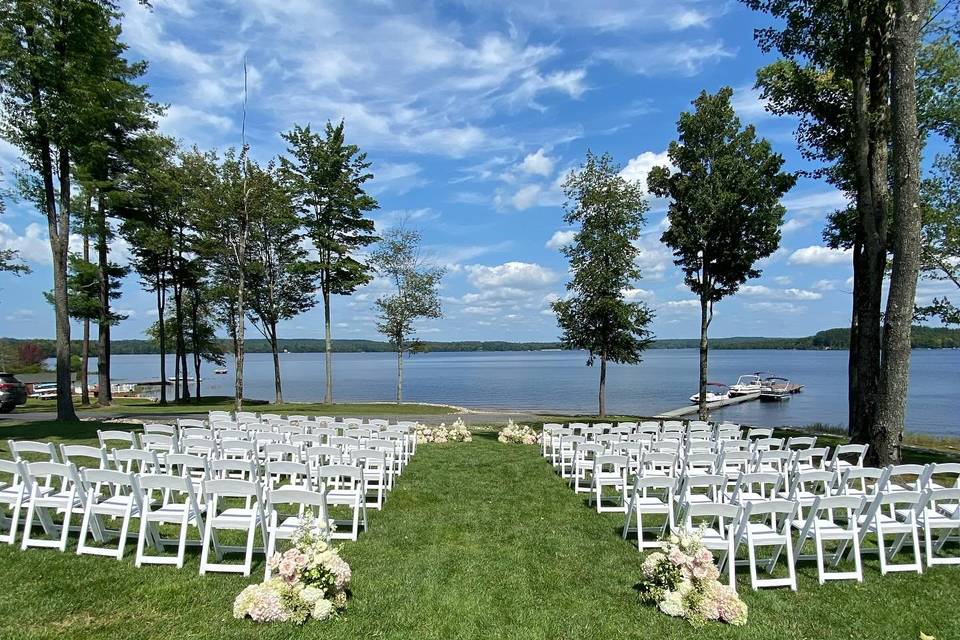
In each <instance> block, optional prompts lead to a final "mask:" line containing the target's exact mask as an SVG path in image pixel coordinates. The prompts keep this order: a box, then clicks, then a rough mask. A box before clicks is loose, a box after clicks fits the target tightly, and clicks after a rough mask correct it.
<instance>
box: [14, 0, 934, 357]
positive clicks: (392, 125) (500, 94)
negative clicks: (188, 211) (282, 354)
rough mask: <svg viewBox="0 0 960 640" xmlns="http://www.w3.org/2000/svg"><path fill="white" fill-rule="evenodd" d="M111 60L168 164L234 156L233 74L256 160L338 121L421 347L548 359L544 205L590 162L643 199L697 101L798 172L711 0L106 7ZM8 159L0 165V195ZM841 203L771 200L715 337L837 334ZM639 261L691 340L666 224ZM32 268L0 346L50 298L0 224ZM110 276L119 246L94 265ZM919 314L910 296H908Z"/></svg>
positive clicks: (636, 290) (651, 290)
mask: <svg viewBox="0 0 960 640" xmlns="http://www.w3.org/2000/svg"><path fill="white" fill-rule="evenodd" d="M122 4H123V5H124V9H125V12H126V16H125V18H124V21H123V27H124V34H123V38H124V40H125V41H126V42H127V43H128V44H129V46H130V49H129V55H130V57H131V58H139V59H146V60H148V61H149V62H150V69H149V72H148V74H147V76H146V80H147V82H148V83H149V85H150V87H151V91H152V93H153V95H154V97H155V98H156V99H157V100H159V101H161V102H164V103H168V104H169V105H170V106H169V108H168V110H167V113H166V115H165V116H164V117H163V119H162V121H161V123H160V127H161V129H162V130H163V131H164V132H166V133H168V134H171V135H174V136H176V137H178V138H180V139H181V140H182V141H183V143H184V144H185V145H192V144H197V145H200V146H201V147H204V148H210V147H217V148H225V147H227V146H230V145H238V144H239V140H240V114H241V101H242V84H243V76H242V61H243V58H244V56H246V58H247V60H248V67H249V83H250V91H249V110H248V119H247V131H248V139H249V141H250V143H251V145H252V149H253V154H254V155H255V156H256V157H257V158H259V159H260V160H263V161H266V160H268V159H269V158H270V157H272V156H274V155H276V154H278V153H281V152H282V151H283V149H284V146H283V143H282V140H281V139H280V137H279V132H281V131H285V130H287V129H289V128H290V127H291V126H292V125H293V124H294V123H300V124H306V123H312V124H313V125H314V126H315V127H319V126H322V125H323V123H324V122H325V121H326V120H327V119H333V120H337V119H340V118H345V120H346V132H347V138H348V141H350V142H353V143H356V144H359V145H360V146H361V147H362V148H363V149H364V150H365V151H367V152H368V155H369V159H370V160H371V161H372V162H373V171H374V173H375V175H376V178H375V180H374V181H373V182H371V183H370V185H371V191H372V192H373V193H374V194H375V195H376V197H377V198H378V200H379V202H380V206H381V209H380V210H379V211H377V212H376V214H375V218H376V220H377V225H378V227H379V228H380V229H384V228H387V227H389V226H390V225H393V224H397V222H398V221H400V220H406V221H407V222H406V224H407V225H409V226H414V227H416V228H418V229H419V230H420V231H421V232H422V234H423V238H424V242H425V244H426V252H427V253H428V254H429V255H430V256H431V257H432V258H433V259H434V260H435V261H436V262H438V263H439V264H442V265H444V266H446V267H447V269H448V275H447V277H446V278H445V280H444V283H443V301H444V313H445V318H443V319H442V320H438V321H433V322H429V323H424V324H423V325H421V327H420V335H421V337H423V338H425V339H432V340H434V339H435V340H470V339H506V340H552V339H555V338H556V337H557V334H558V330H557V327H556V323H555V320H554V317H553V314H552V312H551V311H550V310H549V303H550V302H551V301H552V300H554V299H556V298H557V297H558V296H560V295H563V292H564V285H565V283H566V281H567V265H566V261H565V259H564V257H563V255H562V254H561V253H560V251H559V248H560V247H561V246H562V245H563V243H564V242H565V241H567V240H568V239H569V237H570V235H571V234H570V232H569V229H567V228H565V227H564V225H563V221H562V210H561V205H562V200H563V198H562V194H561V192H560V188H559V184H560V182H561V181H562V179H563V177H564V176H565V175H566V173H567V172H569V170H570V169H571V168H572V167H574V166H576V165H577V164H578V163H579V162H581V161H582V159H583V157H584V155H585V154H586V151H587V150H588V149H592V150H593V151H595V152H604V151H608V152H610V153H611V154H612V155H613V157H614V158H615V159H616V160H617V161H618V162H619V163H620V164H622V165H623V166H624V175H625V177H627V178H629V179H636V180H640V181H641V182H643V181H644V180H645V176H646V173H647V171H649V169H650V167H652V166H654V165H655V164H661V163H663V162H665V159H666V156H665V150H666V147H667V145H668V143H669V142H670V140H671V139H673V138H674V137H675V136H676V120H677V117H678V115H679V113H680V112H681V111H683V110H686V109H688V108H689V107H690V101H691V100H693V99H694V98H695V97H696V95H697V94H698V93H699V92H700V91H701V90H702V89H706V90H708V91H711V92H713V91H716V90H717V89H719V88H720V87H722V86H724V85H729V86H731V87H733V88H734V89H735V97H734V100H735V107H736V108H737V111H738V113H739V115H740V117H741V119H742V120H743V121H744V122H753V123H755V124H756V126H757V129H758V131H759V133H760V134H761V135H762V136H764V137H767V138H768V139H769V140H770V141H771V142H772V143H773V145H774V148H775V149H776V150H777V151H778V152H780V153H781V154H783V155H784V157H785V158H786V161H787V164H786V168H787V169H789V170H797V169H801V168H804V167H806V166H807V165H806V164H805V162H804V160H803V159H802V158H801V157H800V154H799V152H798V151H797V148H796V144H795V142H794V139H793V128H794V123H793V122H792V121H791V120H789V119H784V118H776V117H773V116H771V115H769V114H767V113H766V112H765V111H764V109H763V104H762V103H761V102H760V101H759V99H758V97H757V95H756V93H755V92H754V91H752V85H753V81H754V74H755V72H756V69H757V68H759V67H760V66H762V65H764V64H766V63H767V62H769V61H770V58H769V57H765V56H764V55H763V54H762V53H761V52H760V51H759V50H758V48H757V46H756V45H755V43H754V42H753V29H754V27H757V26H762V25H765V24H767V22H768V20H767V18H766V17H765V16H763V15H758V14H754V13H752V12H750V11H749V10H747V9H746V8H744V7H743V6H742V5H740V4H739V3H737V2H722V1H720V0H672V1H670V2H664V1H662V0H632V1H631V0H623V1H622V2H621V1H617V0H610V1H597V2H590V3H584V2H580V1H579V0H537V1H531V2H523V3H515V4H516V6H509V7H508V6H507V5H508V3H499V2H493V1H492V0H461V1H460V2H453V3H446V2H408V3H402V2H391V1H390V0H369V1H362V0H357V1H355V2H349V3H347V2H344V3H334V2H318V1H315V0H290V1H285V2H277V1H275V0H233V1H229V0H226V1H218V2H213V1H209V0H203V1H201V0H157V1H155V2H154V3H153V4H154V10H153V11H152V12H151V11H148V10H146V9H144V8H142V7H140V6H139V5H138V4H137V2H136V1H135V0H124V2H123V3H122ZM15 163H16V152H15V150H14V149H12V148H11V147H9V146H8V145H6V144H5V143H4V144H2V145H0V168H2V169H3V170H4V174H5V175H6V176H8V177H9V176H10V175H11V172H12V169H13V167H14V166H15ZM843 203H844V197H843V195H842V194H840V193H838V192H837V191H836V190H834V189H833V188H832V187H830V186H829V185H827V184H825V183H823V182H818V181H815V180H808V179H801V180H800V181H799V182H798V183H797V186H796V187H795V188H794V189H793V191H791V192H790V193H789V194H788V195H787V196H786V197H785V199H784V204H785V205H786V207H787V210H788V213H787V217H786V223H785V225H784V229H783V242H782V246H781V248H780V249H779V250H778V251H777V252H776V253H775V254H774V255H773V256H772V257H770V258H768V259H766V260H765V261H764V263H763V271H764V272H763V276H762V277H761V278H759V279H757V280H755V281H751V282H750V283H748V285H747V286H745V287H743V290H742V291H741V293H740V294H738V295H737V296H735V297H733V298H728V299H727V300H724V301H722V302H721V303H719V304H718V305H717V308H716V317H715V320H714V323H713V325H712V327H711V334H712V335H714V336H733V335H768V336H799V335H807V334H811V333H813V332H815V331H818V330H820V329H826V328H830V327H837V326H844V325H845V324H847V323H848V321H849V313H850V312H849V309H850V299H849V290H850V284H849V278H850V276H851V267H850V259H849V256H848V255H845V254H843V253H842V252H836V251H831V250H829V249H827V248H825V247H822V246H821V240H820V233H821V231H822V228H823V223H824V218H825V216H826V215H827V214H828V213H829V212H831V211H832V210H834V209H835V208H837V207H839V206H842V205H843ZM650 204H651V209H650V213H649V215H648V225H647V227H646V233H645V234H644V236H643V238H642V240H641V243H640V249H641V253H640V259H639V263H640V266H641V268H642V271H643V279H642V280H641V281H638V282H636V283H635V284H634V286H633V288H632V289H631V290H630V291H629V292H628V295H629V297H631V298H635V299H643V300H646V301H647V302H648V303H649V304H650V305H651V306H652V307H653V308H654V309H655V311H656V313H657V317H656V320H655V323H654V330H655V332H656V334H657V335H658V336H660V337H664V338H673V337H692V336H695V335H697V333H698V321H699V312H698V308H697V305H696V302H695V300H694V298H693V296H692V295H691V294H690V292H689V291H687V290H686V288H685V287H684V285H683V283H682V278H681V277H680V274H679V272H678V270H677V269H676V267H674V265H673V264H672V258H671V255H670V252H669V250H668V249H667V248H666V247H665V246H663V245H662V244H661V243H660V241H659V237H660V233H661V232H662V230H663V225H664V214H665V210H666V203H665V202H664V201H658V200H651V202H650ZM2 247H8V248H17V249H20V250H21V252H22V254H23V257H24V258H25V259H26V261H27V262H28V263H29V264H30V266H31V267H32V268H33V274H31V275H28V276H24V277H22V278H14V277H12V276H10V275H7V274H3V275H0V303H2V306H0V318H2V321H3V322H2V326H3V329H2V330H0V335H7V336H15V337H52V336H53V333H54V329H53V326H54V325H53V316H52V313H51V312H50V310H49V308H48V307H47V305H46V303H45V302H44V300H43V297H42V294H41V292H42V291H44V290H47V289H49V288H50V286H51V282H52V276H51V272H50V267H49V264H50V257H49V246H48V244H47V242H46V223H45V221H44V219H43V218H41V217H40V215H39V214H38V213H36V212H35V211H34V210H32V209H31V208H30V206H29V205H27V204H24V203H17V202H8V203H7V213H6V214H5V215H3V216H2V217H0V248H2ZM113 251H114V256H115V259H118V260H120V261H123V260H124V259H125V253H126V251H125V247H124V246H123V243H122V242H118V243H116V244H115V246H114V247H113ZM383 291H384V284H383V283H382V282H380V281H374V282H373V283H372V284H371V285H370V286H368V287H366V288H365V289H363V290H361V291H359V292H358V293H357V294H355V295H354V296H352V297H350V298H342V299H338V300H336V302H335V307H334V311H333V317H334V323H335V328H334V335H335V337H340V338H377V334H376V330H375V327H374V317H373V316H374V313H373V308H372V306H373V300H374V299H375V298H376V297H377V296H378V295H380V293H381V292H383ZM123 293H124V295H123V298H122V300H120V301H119V303H118V304H117V307H118V308H119V309H120V310H122V312H124V313H127V314H129V316H130V317H129V319H128V320H126V321H124V322H123V323H121V324H120V325H119V326H118V327H117V328H116V329H115V332H114V335H115V336H116V337H117V338H139V337H142V333H143V329H144V328H145V327H146V326H147V325H149V324H151V323H152V322H154V321H155V319H156V312H155V310H154V301H153V298H152V296H151V295H150V294H147V293H145V292H142V291H140V290H139V287H138V286H137V281H136V279H135V277H133V276H131V277H130V278H128V280H127V281H126V282H125V283H124V289H123ZM936 293H938V291H937V285H936V283H932V284H927V283H921V288H920V293H919V295H920V297H921V298H923V299H929V298H930V297H931V296H932V295H934V294H936ZM281 335H283V336H285V337H304V338H306V337H317V338H319V337H322V335H323V323H322V313H321V311H320V309H319V308H317V309H315V310H313V311H311V312H308V313H306V314H304V315H302V316H299V317H298V318H295V319H293V320H291V321H289V322H287V323H286V324H285V325H284V326H283V328H282V331H281Z"/></svg>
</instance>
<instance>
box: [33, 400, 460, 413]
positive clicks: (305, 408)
mask: <svg viewBox="0 0 960 640" xmlns="http://www.w3.org/2000/svg"><path fill="white" fill-rule="evenodd" d="M243 405H244V408H245V409H247V410H249V411H257V412H259V413H279V414H298V413H305V414H311V415H313V414H316V415H332V416H356V415H363V416H378V415H442V414H446V413H454V412H456V411H457V408H456V407H451V406H447V405H438V404H419V403H415V402H404V403H402V404H397V403H395V402H344V403H339V402H338V403H334V404H325V403H322V402H288V403H285V404H274V403H272V402H267V401H265V400H244V401H243ZM76 408H77V413H78V414H80V415H81V416H82V415H83V414H84V413H89V412H93V413H96V414H101V413H116V414H123V415H128V414H138V415H139V414H143V415H181V414H192V413H206V412H207V411H216V410H223V411H231V410H233V398H232V397H227V396H211V397H209V398H202V399H201V401H200V402H199V403H198V402H195V401H190V402H169V403H167V405H166V406H160V405H159V404H157V403H156V402H153V401H151V400H147V399H144V398H116V399H115V400H114V403H113V405H112V406H110V407H98V406H96V405H90V406H89V407H82V406H80V403H79V401H78V402H77V403H76ZM56 410H57V404H56V401H54V400H36V399H33V398H31V399H29V400H28V401H27V404H26V405H25V406H23V407H19V408H18V409H17V411H44V412H54V411H56Z"/></svg>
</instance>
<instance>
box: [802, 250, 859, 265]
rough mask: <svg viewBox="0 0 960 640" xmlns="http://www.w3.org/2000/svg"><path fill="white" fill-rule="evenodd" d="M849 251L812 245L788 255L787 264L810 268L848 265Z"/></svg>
mask: <svg viewBox="0 0 960 640" xmlns="http://www.w3.org/2000/svg"><path fill="white" fill-rule="evenodd" d="M851 253H852V252H851V251H850V250H849V249H831V248H829V247H823V246H819V245H814V246H810V247H804V248H802V249H797V250H796V251H794V252H793V253H791V254H790V257H789V258H788V259H787V262H789V263H790V264H801V265H810V266H825V265H832V264H850V260H851Z"/></svg>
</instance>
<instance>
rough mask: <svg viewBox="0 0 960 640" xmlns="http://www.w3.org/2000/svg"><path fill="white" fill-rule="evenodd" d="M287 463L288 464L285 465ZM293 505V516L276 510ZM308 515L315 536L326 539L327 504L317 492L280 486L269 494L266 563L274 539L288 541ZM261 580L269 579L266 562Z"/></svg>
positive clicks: (323, 497) (322, 495)
mask: <svg viewBox="0 0 960 640" xmlns="http://www.w3.org/2000/svg"><path fill="white" fill-rule="evenodd" d="M286 464H291V463H286ZM282 506H295V507H296V508H297V512H296V515H290V514H286V513H282V512H281V511H280V509H279V507H282ZM308 510H309V511H310V512H311V518H312V521H313V522H314V523H315V525H316V527H317V531H316V532H317V533H319V532H320V531H322V535H323V537H326V538H328V539H329V533H330V531H329V529H328V528H327V524H328V522H329V515H328V514H327V501H326V497H325V496H324V494H323V493H322V492H320V491H310V490H307V489H301V488H297V487H280V488H279V489H273V490H272V491H270V496H269V516H268V518H267V559H268V560H269V559H270V558H271V557H272V556H273V554H274V553H275V552H276V550H277V541H278V540H290V539H292V538H293V537H294V535H295V534H296V532H297V530H298V529H299V528H300V526H301V525H302V524H304V523H305V522H307V520H306V519H305V514H306V512H307V511H308ZM265 564H266V569H265V570H264V575H263V579H264V580H269V579H270V563H269V562H267V563H265Z"/></svg>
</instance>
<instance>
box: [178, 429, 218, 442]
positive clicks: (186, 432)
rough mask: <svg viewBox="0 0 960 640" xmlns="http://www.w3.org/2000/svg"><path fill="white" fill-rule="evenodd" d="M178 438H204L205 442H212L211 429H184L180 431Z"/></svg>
mask: <svg viewBox="0 0 960 640" xmlns="http://www.w3.org/2000/svg"><path fill="white" fill-rule="evenodd" d="M180 438H206V439H207V440H213V438H214V434H213V429H206V428H204V427H186V428H181V429H180Z"/></svg>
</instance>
